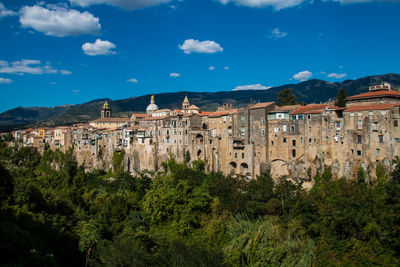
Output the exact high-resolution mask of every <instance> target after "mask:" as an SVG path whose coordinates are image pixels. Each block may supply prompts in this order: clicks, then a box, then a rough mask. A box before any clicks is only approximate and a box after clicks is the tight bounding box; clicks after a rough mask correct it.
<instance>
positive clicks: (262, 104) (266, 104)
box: [250, 102, 275, 109]
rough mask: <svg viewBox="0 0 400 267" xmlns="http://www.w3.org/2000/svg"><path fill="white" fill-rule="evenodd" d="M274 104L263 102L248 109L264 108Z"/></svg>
mask: <svg viewBox="0 0 400 267" xmlns="http://www.w3.org/2000/svg"><path fill="white" fill-rule="evenodd" d="M274 104H275V103H274V102H263V103H257V104H255V105H253V106H251V107H250V109H256V108H266V107H268V106H270V105H274Z"/></svg>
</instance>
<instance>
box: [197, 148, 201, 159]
mask: <svg viewBox="0 0 400 267" xmlns="http://www.w3.org/2000/svg"><path fill="white" fill-rule="evenodd" d="M200 156H201V149H199V150H198V151H197V157H200Z"/></svg>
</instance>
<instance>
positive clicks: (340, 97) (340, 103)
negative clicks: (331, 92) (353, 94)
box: [335, 87, 347, 107]
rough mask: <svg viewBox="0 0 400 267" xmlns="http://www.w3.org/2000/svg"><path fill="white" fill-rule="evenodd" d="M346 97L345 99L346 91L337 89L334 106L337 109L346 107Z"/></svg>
mask: <svg viewBox="0 0 400 267" xmlns="http://www.w3.org/2000/svg"><path fill="white" fill-rule="evenodd" d="M346 97H347V93H346V89H344V88H343V87H341V88H340V89H339V92H338V93H337V95H336V101H335V106H337V107H345V106H346V100H345V99H346Z"/></svg>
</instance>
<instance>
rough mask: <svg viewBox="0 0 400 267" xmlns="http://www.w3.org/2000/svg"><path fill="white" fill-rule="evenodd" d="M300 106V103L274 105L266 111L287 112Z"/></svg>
mask: <svg viewBox="0 0 400 267" xmlns="http://www.w3.org/2000/svg"><path fill="white" fill-rule="evenodd" d="M298 107H300V105H290V106H282V107H279V106H276V107H275V108H274V109H273V110H271V111H269V112H268V113H276V112H289V111H292V110H295V109H296V108H298Z"/></svg>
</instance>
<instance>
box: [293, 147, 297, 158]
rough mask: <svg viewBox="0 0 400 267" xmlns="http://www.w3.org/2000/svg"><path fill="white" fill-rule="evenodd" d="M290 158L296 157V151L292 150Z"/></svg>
mask: <svg viewBox="0 0 400 267" xmlns="http://www.w3.org/2000/svg"><path fill="white" fill-rule="evenodd" d="M292 156H293V158H295V157H296V149H292Z"/></svg>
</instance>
